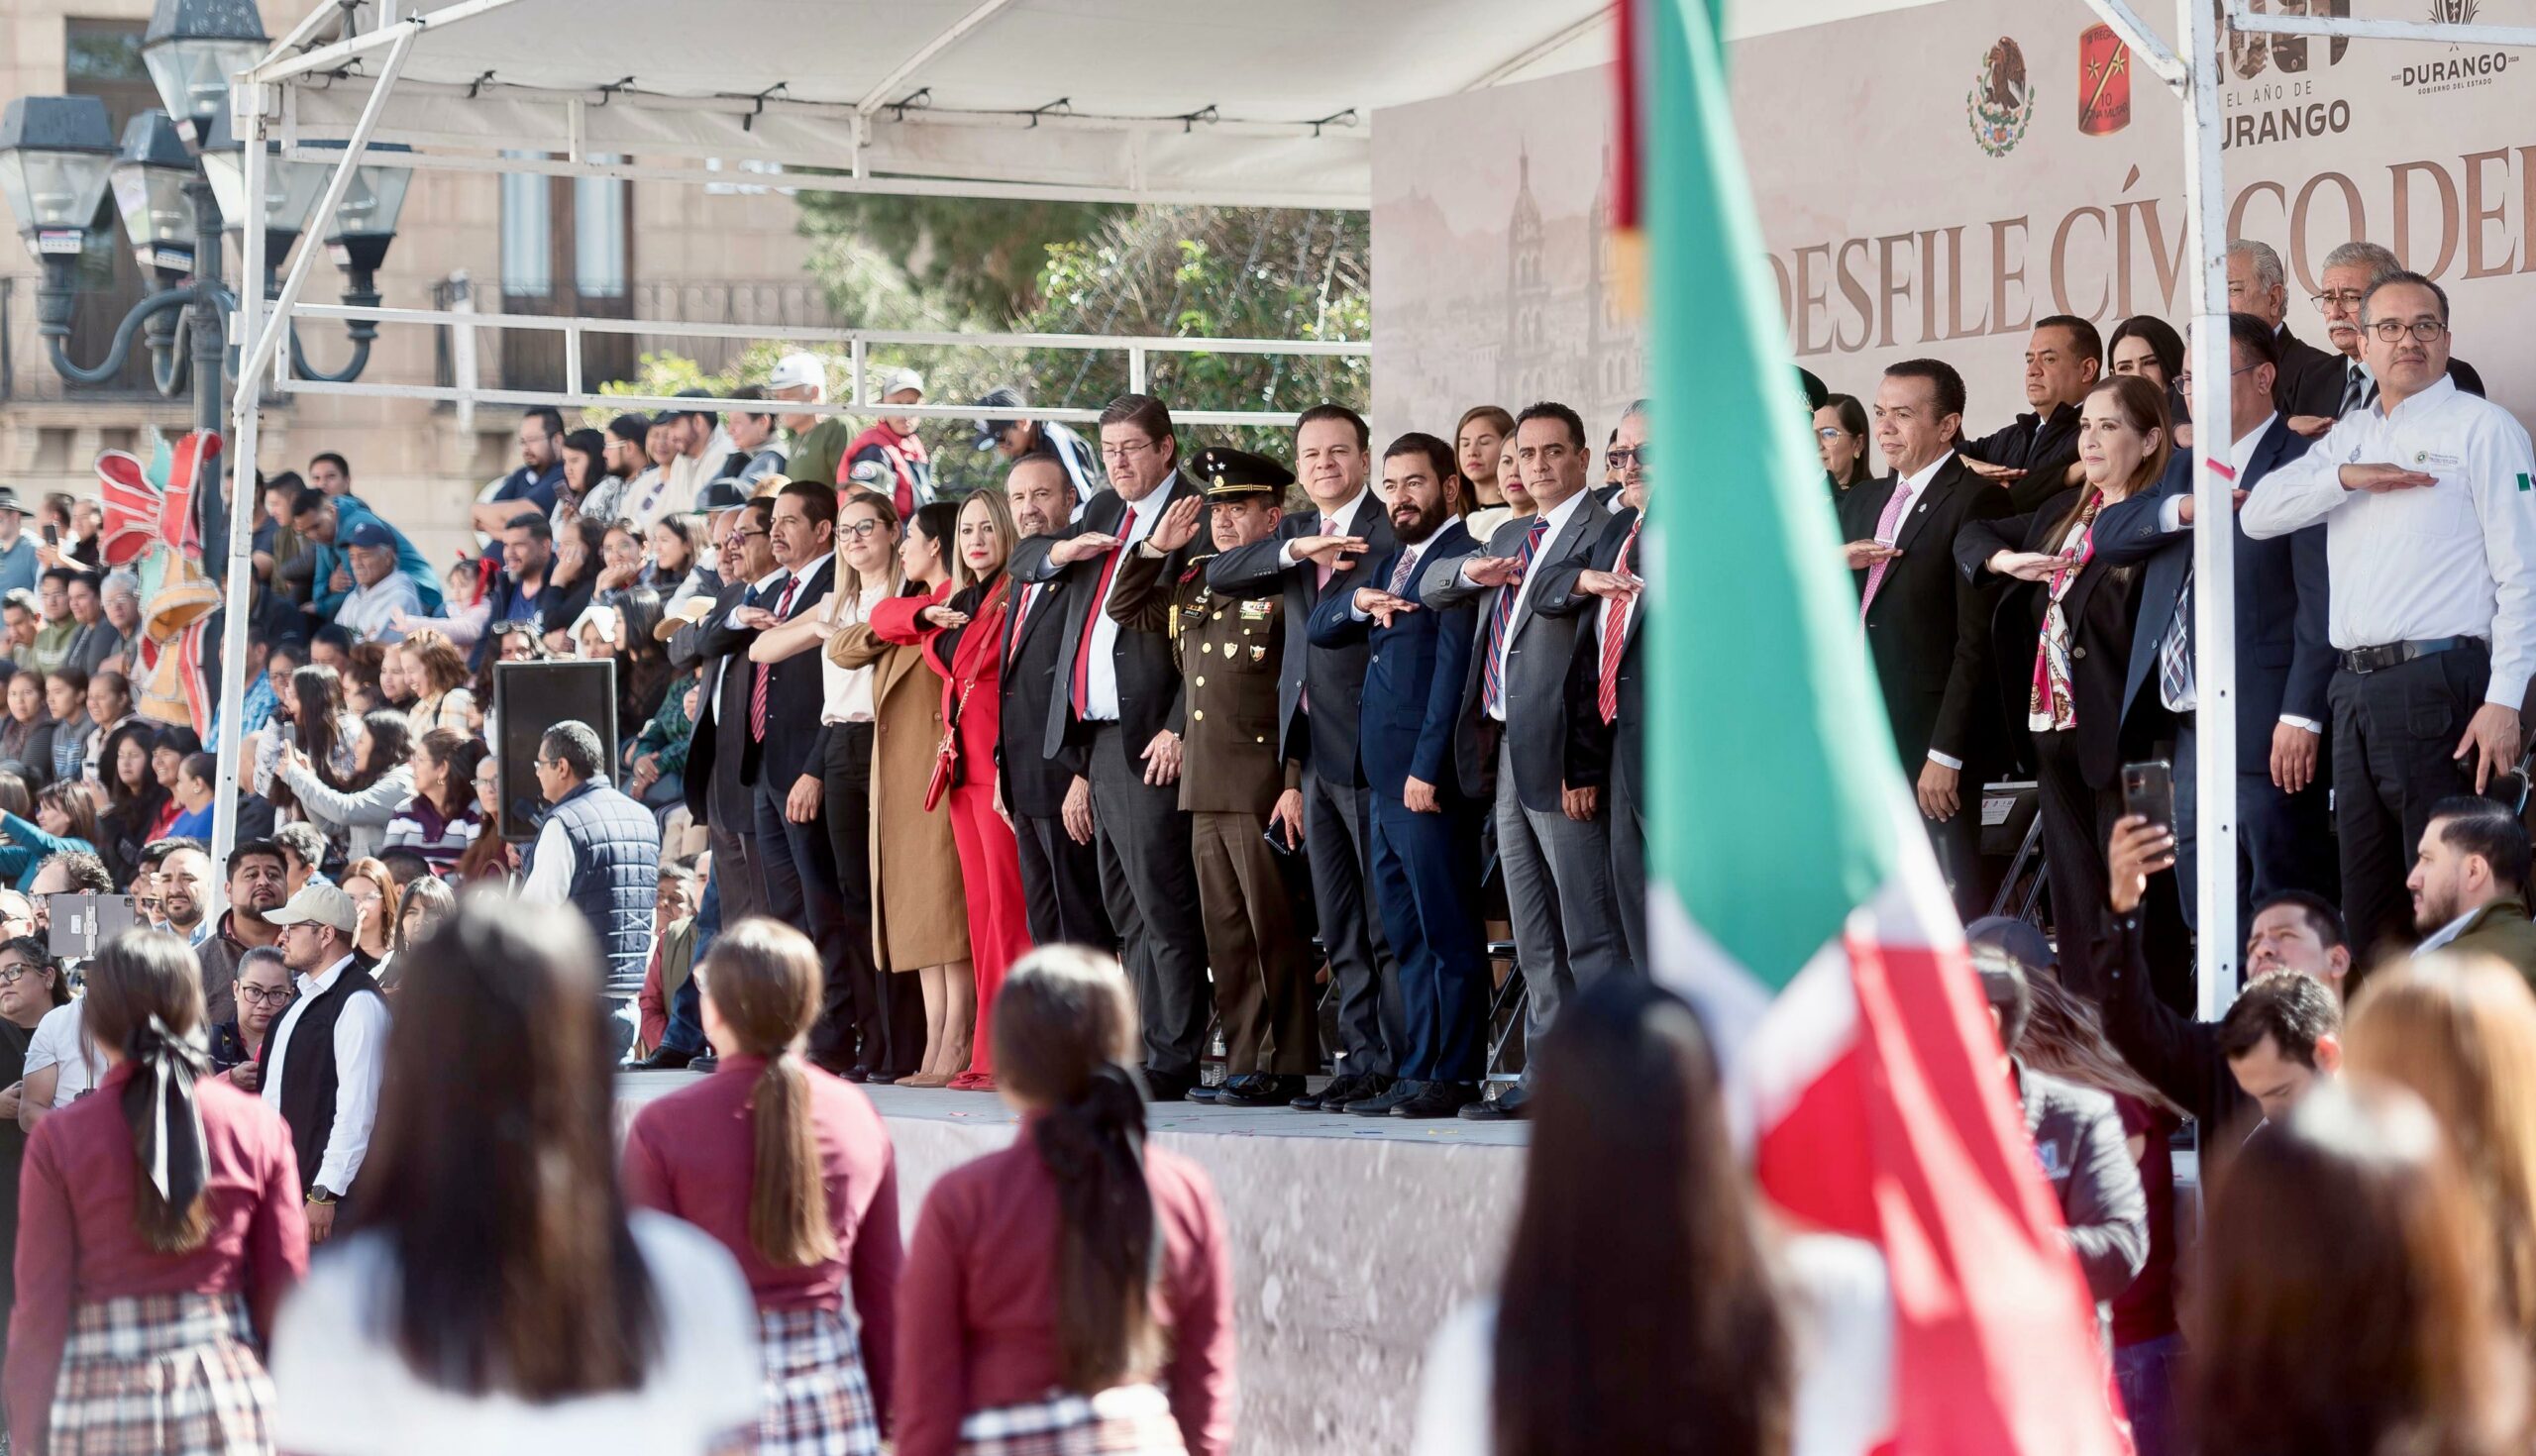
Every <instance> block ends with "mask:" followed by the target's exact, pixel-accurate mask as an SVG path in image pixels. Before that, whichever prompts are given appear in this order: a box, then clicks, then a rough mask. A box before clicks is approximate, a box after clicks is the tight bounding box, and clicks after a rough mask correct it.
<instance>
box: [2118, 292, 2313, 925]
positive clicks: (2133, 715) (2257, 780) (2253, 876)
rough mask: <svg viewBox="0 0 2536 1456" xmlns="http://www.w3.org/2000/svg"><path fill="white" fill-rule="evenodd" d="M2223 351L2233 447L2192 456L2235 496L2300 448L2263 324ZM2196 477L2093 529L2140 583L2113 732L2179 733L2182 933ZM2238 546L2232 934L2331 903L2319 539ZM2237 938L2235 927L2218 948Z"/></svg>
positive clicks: (2186, 892) (2214, 445) (2295, 537)
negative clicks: (2256, 914)
mask: <svg viewBox="0 0 2536 1456" xmlns="http://www.w3.org/2000/svg"><path fill="white" fill-rule="evenodd" d="M2258 246H2259V245H2258ZM2228 347H2229V356H2230V367H2231V369H2233V370H2234V372H2233V373H2232V374H2231V375H2230V378H2229V381H2228V386H2229V387H2228V408H2229V417H2230V421H2231V423H2232V425H2233V427H2234V428H2233V430H2232V432H2231V433H2232V435H2233V440H2232V442H2231V443H2228V444H2225V445H2223V444H2221V443H2220V442H2219V441H2218V440H2216V439H2208V440H2203V441H2201V442H2199V443H2200V444H2201V446H2202V447H2203V448H2204V449H2206V450H2208V451H2210V452H2211V457H2210V460H2209V462H2208V466H2207V468H2210V469H2213V470H2218V471H2220V472H2221V473H2222V474H2226V475H2229V476H2231V477H2233V481H2234V486H2233V488H2235V489H2236V490H2238V491H2241V492H2242V491H2248V490H2252V489H2253V488H2254V487H2255V485H2256V484H2257V483H2259V482H2260V481H2261V480H2262V479H2263V478H2264V476H2266V475H2268V474H2270V473H2272V471H2273V470H2274V469H2277V468H2280V467H2281V466H2284V465H2286V464H2288V463H2289V462H2291V461H2293V460H2296V459H2298V458H2299V457H2300V456H2303V455H2305V454H2306V453H2307V447H2308V445H2309V443H2310V442H2308V441H2307V440H2306V439H2305V438H2304V437H2302V436H2300V435H2299V434H2297V433H2296V432H2295V431H2293V430H2291V429H2290V428H2289V423H2288V421H2287V420H2286V419H2284V418H2282V416H2281V415H2280V413H2279V411H2278V408H2277V401H2278V399H2279V398H2280V392H2279V391H2280V386H2279V384H2278V382H2277V381H2276V380H2275V379H2274V377H2273V375H2274V373H2275V372H2276V371H2277V369H2278V368H2279V367H2280V365H2279V359H2280V355H2279V351H2278V335H2277V333H2276V332H2275V331H2274V330H2273V329H2272V326H2271V325H2270V324H2268V323H2266V322H2265V321H2264V320H2263V319H2262V318H2261V317H2260V316H2258V315H2254V314H2249V313H2235V314H2231V315H2229V318H2228ZM2211 433H2212V434H2213V435H2214V436H2215V435H2216V433H2217V432H2215V431H2213V432H2211ZM2195 461H2196V457H2194V456H2192V455H2188V454H2184V453H2181V452H2178V453H2177V454H2176V456H2175V457H2174V460H2173V461H2172V462H2171V463H2170V464H2169V465H2168V466H2167V468H2166V478H2165V479H2163V480H2161V481H2159V482H2158V486H2157V488H2156V489H2155V490H2152V491H2148V492H2145V493H2143V494H2141V495H2138V496H2134V497H2133V498H2132V499H2129V500H2126V501H2123V502H2121V503H2120V504H2118V505H2111V506H2107V507H2105V509H2104V511H2103V513H2102V514H2100V515H2099V516H2097V518H2096V528H2095V540H2096V555H2097V556H2099V557H2100V558H2102V559H2103V560H2104V562H2105V563H2106V564H2107V565H2108V566H2116V567H2139V568H2140V569H2141V575H2140V586H2139V593H2138V596H2139V603H2140V624H2139V627H2138V628H2137V629H2136V631H2135V632H2134V634H2133V636H2132V645H2131V672H2130V678H2129V681H2128V682H2127V683H2126V684H2125V687H2124V690H2123V721H2124V722H2125V723H2126V724H2138V723H2140V722H2142V721H2143V720H2144V718H2149V717H2154V716H2157V715H2161V714H2171V715H2172V717H2173V720H2174V725H2175V733H2174V737H2175V746H2174V767H2175V826H2174V827H2175V839H2176V846H2177V854H2176V861H2175V873H2176V876H2177V882H2176V888H2177V889H2178V890H2180V891H2181V892H2182V895H2183V904H2184V913H2185V916H2186V918H2187V919H2190V918H2191V917H2193V916H2194V915H2195V914H2197V913H2198V910H2199V906H2198V904H2197V903H2196V900H2197V895H2196V893H2195V891H2194V888H2193V886H2194V884H2195V882H2194V878H2193V874H2194V860H2195V855H2194V843H2195V838H2196V836H2195V827H2196V825H2197V823H2198V821H2199V817H2200V816H2199V804H2198V802H2197V800H2196V797H2195V794H2194V786H2195V783H2196V780H2195V777H2194V774H2195V764H2196V762H2197V761H2196V759H2195V758H2194V749H2195V744H2196V735H2195V733H2194V731H2193V722H2194V715H2195V711H2196V709H2197V708H2198V706H2199V702H2200V695H2199V691H2198V685H2197V683H2196V682H2195V680H2194V676H2195V675H2194V673H2193V669H2194V667H2195V666H2196V661H2197V659H2196V655H2195V654H2194V652H2193V650H2192V620H2191V605H2192V532H2193V511H2194V508H2195V502H2194V500H2193V498H2192V485H2193V473H2192V472H2193V469H2194V467H2195ZM2238 498H2239V499H2243V498H2244V497H2243V496H2242V495H2240V496H2239V497H2238ZM2230 525H2231V527H2232V528H2233V527H2234V526H2235V522H2234V521H2233V520H2231V522H2230ZM2233 534H2234V536H2235V538H2236V543H2237V585H2236V599H2237V637H2236V662H2237V672H2236V682H2237V824H2238V844H2239V845H2240V846H2241V847H2242V848H2241V855H2240V858H2241V860H2242V861H2244V862H2245V865H2246V867H2247V869H2248V871H2249V872H2250V873H2247V874H2243V875H2241V876H2239V878H2238V884H2237V899H2238V919H2239V921H2240V922H2242V921H2243V920H2244V919H2245V914H2246V907H2247V906H2248V905H2251V904H2253V903H2255V902H2257V901H2260V900H2265V899H2269V898H2271V897H2272V895H2275V894H2277V893H2279V892H2280V891H2282V890H2288V889H2298V890H2305V891H2308V892H2310V893H2313V894H2320V895H2325V896H2327V897H2331V896H2332V895H2333V894H2335V893H2336V886H2337V880H2338V877H2337V875H2336V873H2335V865H2334V855H2333V850H2332V842H2331V841H2330V840H2329V839H2328V838H2327V837H2326V823H2327V812H2326V801H2325V792H2326V784H2325V779H2326V776H2325V775H2323V774H2322V773H2320V772H2318V767H2317V766H2318V760H2319V759H2320V758H2321V756H2322V749H2323V745H2324V734H2325V722H2326V715H2327V708H2326V703H2325V694H2326V688H2327V686H2328V685H2329V684H2330V683H2331V682H2332V681H2333V676H2334V657H2335V655H2334V651H2333V647H2332V645H2331V644H2330V643H2329V642H2328V641H2327V640H2326V615H2325V613H2326V568H2325V528H2324V527H2322V526H2309V527H2307V528H2305V529H2303V530H2299V531H2293V532H2291V533H2290V534H2289V535H2287V536H2284V537H2275V538H2272V539H2271V540H2267V541H2257V540H2255V539H2253V538H2252V537H2249V536H2248V535H2246V533H2245V532H2244V531H2243V530H2234V531H2233ZM2152 732H2153V736H2156V737H2161V738H2162V737H2164V734H2163V733H2155V732H2154V730H2152ZM2235 930H2236V927H2235V926H2230V927H2228V928H2227V933H2229V934H2231V935H2233V934H2234V933H2235Z"/></svg>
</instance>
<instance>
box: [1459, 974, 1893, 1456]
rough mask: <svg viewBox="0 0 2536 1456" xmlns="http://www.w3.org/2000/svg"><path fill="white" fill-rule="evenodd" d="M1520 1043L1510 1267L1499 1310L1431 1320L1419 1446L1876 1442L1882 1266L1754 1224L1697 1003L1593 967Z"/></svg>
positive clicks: (1738, 1449)
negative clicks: (1527, 1080)
mask: <svg viewBox="0 0 2536 1456" xmlns="http://www.w3.org/2000/svg"><path fill="white" fill-rule="evenodd" d="M1535 1055H1536V1056H1537V1057H1538V1059H1539V1060H1538V1061H1537V1062H1536V1063H1535V1076H1536V1078H1537V1079H1538V1081H1537V1089H1538V1091H1537V1093H1536V1095H1535V1096H1534V1097H1533V1099H1532V1129H1533V1131H1532V1155H1531V1157H1530V1159H1529V1161H1528V1162H1527V1163H1526V1165H1525V1171H1524V1205H1523V1211H1522V1212H1521V1213H1519V1214H1518V1215H1517V1216H1516V1220H1515V1236H1514V1241H1513V1244H1512V1246H1511V1247H1510V1248H1509V1249H1508V1251H1507V1255H1506V1273H1505V1276H1504V1278H1503V1280H1502V1282H1501V1283H1500V1285H1499V1288H1498V1295H1497V1298H1496V1300H1494V1301H1493V1302H1491V1303H1482V1304H1477V1305H1473V1306H1472V1307H1471V1308H1469V1309H1466V1310H1464V1311H1462V1312H1461V1313H1460V1314H1458V1315H1456V1316H1454V1317H1453V1319H1452V1320H1451V1321H1450V1322H1448V1323H1447V1324H1446V1325H1445V1326H1444V1328H1443V1329H1441V1330H1439V1331H1438V1332H1437V1334H1436V1337H1435V1342H1434V1346H1433V1348H1432V1349H1431V1350H1430V1351H1429V1352H1428V1356H1427V1369H1426V1375H1425V1377H1424V1384H1425V1393H1424V1395H1423V1397H1422V1399H1421V1401H1420V1403H1419V1419H1418V1440H1417V1444H1416V1445H1415V1446H1414V1447H1412V1451H1413V1456H1445V1453H1453V1456H1462V1453H1472V1452H1523V1453H1524V1456H1586V1453H1595V1456H1600V1453H1604V1452H1618V1451H1627V1452H1630V1453H1632V1456H1671V1453H1684V1456H1688V1453H1699V1456H1791V1453H1793V1456H1832V1453H1841V1456H1850V1453H1857V1452H1863V1451H1866V1450H1868V1449H1870V1448H1871V1447H1872V1446H1873V1445H1874V1444H1875V1443H1877V1442H1880V1441H1882V1440H1883V1439H1884V1438H1885V1436H1886V1434H1887V1432H1886V1431H1885V1429H1884V1427H1885V1426H1886V1425H1887V1424H1888V1423H1889V1422H1888V1414H1887V1411H1886V1408H1885V1406H1884V1403H1883V1400H1882V1398H1881V1397H1880V1396H1879V1395H1877V1394H1875V1393H1879V1392H1882V1391H1884V1390H1886V1389H1887V1388H1888V1387H1889V1385H1890V1383H1891V1380H1892V1374H1891V1370H1890V1358H1891V1339H1892V1310H1891V1307H1890V1303H1889V1300H1888V1299H1887V1295H1886V1287H1885V1280H1884V1271H1883V1266H1882V1263H1881V1262H1880V1260H1879V1258H1878V1256H1877V1255H1876V1253H1875V1251H1874V1250H1873V1249H1872V1248H1870V1247H1869V1246H1867V1245H1865V1244H1861V1243H1858V1242H1856V1241H1855V1240H1851V1239H1844V1238H1836V1237H1798V1236H1787V1235H1782V1234H1779V1233H1777V1232H1776V1231H1774V1230H1773V1229H1772V1228H1771V1227H1770V1226H1769V1225H1768V1223H1767V1222H1766V1220H1765V1219H1764V1218H1763V1217H1762V1215H1761V1213H1760V1212H1759V1210H1758V1208H1757V1206H1756V1202H1755V1196H1754V1194H1753V1191H1752V1184H1751V1177H1750V1175H1749V1174H1748V1173H1747V1172H1746V1171H1745V1169H1744V1164H1743V1161H1742V1160H1741V1159H1740V1158H1739V1157H1738V1156H1737V1155H1736V1152H1735V1145H1734V1139H1733V1138H1732V1136H1731V1135H1730V1134H1729V1133H1728V1131H1727V1114H1726V1102H1725V1094H1724V1091H1723V1089H1722V1088H1721V1087H1720V1086H1719V1083H1718V1072H1717V1062H1716V1059H1715V1057H1714V1055H1713V1054H1712V1053H1711V1051H1710V1050H1709V1042H1708V1037H1707V1034H1706V1033H1705V1032H1704V1031H1703V1030H1702V1029H1701V1026H1700V1022H1699V1017H1698V1016H1697V1015H1695V1014H1694V1013H1693V1012H1692V1010H1691V1008H1690V1007H1689V1006H1688V1005H1687V1004H1685V1003H1684V1002H1683V1001H1682V999H1681V998H1680V997H1679V996H1676V995H1674V994H1673V993H1671V992H1670V991H1667V990H1663V989H1660V988H1657V987H1655V986H1654V985H1652V984H1651V983H1648V982H1646V981H1643V980H1637V979H1629V978H1622V979H1619V980H1612V981H1606V982H1604V983H1602V984H1601V985H1599V986H1597V987H1595V988H1593V989H1591V990H1589V991H1587V992H1586V993H1585V994H1583V995H1582V996H1579V997H1578V998H1577V999H1576V1000H1575V1001H1573V1002H1571V1003H1570V1004H1568V1005H1567V1006H1566V1007H1564V1008H1562V1009H1561V1011H1560V1012H1559V1019H1558V1025H1557V1026H1556V1027H1555V1028H1554V1029H1552V1031H1551V1032H1550V1034H1549V1035H1548V1036H1547V1037H1545V1038H1543V1040H1542V1043H1541V1046H1540V1048H1539V1050H1538V1051H1537V1053H1536V1054H1535ZM1482 1393H1485V1394H1482Z"/></svg>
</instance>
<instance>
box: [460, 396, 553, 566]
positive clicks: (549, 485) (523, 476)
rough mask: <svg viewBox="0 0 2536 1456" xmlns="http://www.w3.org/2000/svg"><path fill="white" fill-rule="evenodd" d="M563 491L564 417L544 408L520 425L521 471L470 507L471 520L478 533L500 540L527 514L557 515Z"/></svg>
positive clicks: (548, 407)
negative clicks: (504, 531)
mask: <svg viewBox="0 0 2536 1456" xmlns="http://www.w3.org/2000/svg"><path fill="white" fill-rule="evenodd" d="M563 488H564V413H563V411H561V410H559V409H556V408H555V407H554V406H553V405H546V404H541V405H538V406H536V407H535V408H533V409H531V410H530V411H529V412H528V413H527V414H526V415H525V416H523V417H522V418H521V420H520V422H519V468H518V469H516V470H513V471H511V472H510V473H509V474H507V475H505V476H503V477H502V483H501V484H500V485H499V486H497V487H496V488H495V489H494V491H493V495H492V498H491V499H489V500H485V501H481V502H479V503H477V504H476V505H474V506H471V507H469V509H468V516H469V519H470V520H471V521H472V522H473V523H474V525H475V527H476V530H478V531H481V532H483V533H484V534H485V535H487V536H499V535H501V534H502V528H503V527H504V526H507V525H509V524H510V520H511V517H513V516H516V515H518V514H519V513H520V512H522V511H524V510H528V509H531V508H534V509H535V510H536V511H537V513H538V514H539V515H552V514H554V512H555V493H556V492H557V491H559V490H561V489H563Z"/></svg>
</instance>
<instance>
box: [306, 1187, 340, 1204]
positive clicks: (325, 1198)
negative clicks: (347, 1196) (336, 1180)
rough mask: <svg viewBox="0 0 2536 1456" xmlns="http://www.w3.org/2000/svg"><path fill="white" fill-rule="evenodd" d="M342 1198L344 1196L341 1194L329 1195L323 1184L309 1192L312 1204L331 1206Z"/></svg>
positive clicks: (309, 1199)
mask: <svg viewBox="0 0 2536 1456" xmlns="http://www.w3.org/2000/svg"><path fill="white" fill-rule="evenodd" d="M340 1197H342V1195H340V1194H331V1193H328V1192H327V1191H326V1186H325V1185H324V1184H322V1183H321V1184H317V1185H314V1186H312V1187H311V1188H310V1189H309V1190H308V1201H310V1202H312V1203H320V1204H331V1203H333V1202H334V1201H335V1200H336V1199H338V1198H340Z"/></svg>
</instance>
